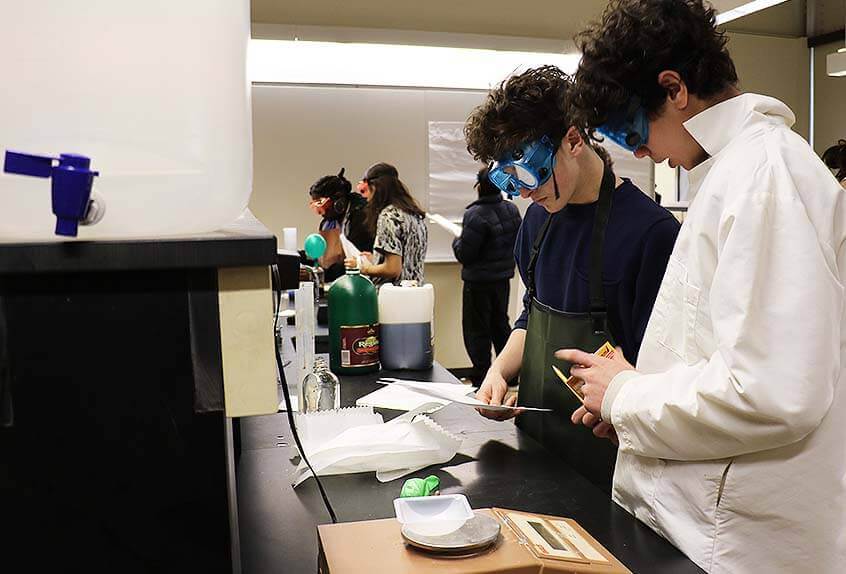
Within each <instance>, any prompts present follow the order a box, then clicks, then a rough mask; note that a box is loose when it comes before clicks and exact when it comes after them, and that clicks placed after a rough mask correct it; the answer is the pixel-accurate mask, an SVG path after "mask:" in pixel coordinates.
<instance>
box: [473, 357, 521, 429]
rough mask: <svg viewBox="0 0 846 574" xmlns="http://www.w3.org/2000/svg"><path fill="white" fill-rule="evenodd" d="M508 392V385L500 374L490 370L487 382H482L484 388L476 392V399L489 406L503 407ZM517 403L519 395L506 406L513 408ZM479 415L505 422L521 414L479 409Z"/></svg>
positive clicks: (508, 401) (512, 397) (511, 398)
mask: <svg viewBox="0 0 846 574" xmlns="http://www.w3.org/2000/svg"><path fill="white" fill-rule="evenodd" d="M507 392H508V383H507V382H506V381H505V379H503V378H502V375H500V374H499V373H498V372H496V371H494V370H493V369H488V374H487V375H486V376H485V380H484V381H482V386H481V387H479V390H478V391H476V398H477V399H478V400H480V401H482V402H483V403H487V404H489V405H501V404H503V402H502V400H503V399H504V398H505V393H507ZM516 403H517V395H512V396H511V397H509V398H508V399H507V400H506V401H505V403H504V404H506V405H508V406H510V407H513V406H514V405H515V404H516ZM476 410H477V411H479V414H480V415H482V416H483V417H486V418H489V419H493V420H495V421H504V420H508V419H510V418H513V417H514V416H515V415H517V414H519V413H518V411H491V410H487V409H483V408H477V409H476Z"/></svg>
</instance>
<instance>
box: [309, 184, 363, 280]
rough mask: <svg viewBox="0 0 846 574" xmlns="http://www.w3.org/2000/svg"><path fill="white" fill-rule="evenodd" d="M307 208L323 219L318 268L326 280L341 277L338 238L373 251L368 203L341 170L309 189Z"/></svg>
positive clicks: (342, 265)
mask: <svg viewBox="0 0 846 574" xmlns="http://www.w3.org/2000/svg"><path fill="white" fill-rule="evenodd" d="M308 194H309V197H310V201H309V207H311V210H312V211H314V213H316V214H317V215H319V216H320V217H322V218H323V219H322V220H321V222H320V227H319V231H320V234H321V235H322V236H323V238H324V239H326V244H327V249H326V254H325V255H324V256H323V257H321V259H320V265H321V266H322V267H323V268H324V270H325V273H326V275H325V277H326V280H327V281H332V280H333V279H335V278H337V277H340V276H341V275H343V274H344V251H343V248H342V247H341V241H340V236H341V234H343V235H344V236H345V237H346V238H347V239H349V240H350V241H351V242H352V243H353V245H355V246H356V247H357V248H358V249H359V250H360V251H363V252H370V251H373V239H374V234H373V231H372V230H371V228H370V226H368V225H367V215H366V212H365V207H367V200H366V199H365V198H364V197H362V196H361V194H359V193H356V192H354V191H352V183H350V181H349V180H348V179H347V178H345V177H344V168H341V171H339V172H338V174H337V175H325V176H323V177H321V178H320V179H318V180H317V181H316V182H314V184H312V186H311V187H310V188H309V190H308Z"/></svg>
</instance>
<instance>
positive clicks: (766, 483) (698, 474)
mask: <svg viewBox="0 0 846 574" xmlns="http://www.w3.org/2000/svg"><path fill="white" fill-rule="evenodd" d="M793 122H794V116H793V113H792V112H791V111H790V109H789V108H787V106H785V105H784V104H783V103H781V102H779V101H778V100H775V99H772V98H769V97H765V96H758V95H755V94H744V95H741V96H737V97H735V98H732V99H730V100H727V101H725V102H722V103H720V104H718V105H716V106H713V107H711V108H709V109H707V110H705V111H704V112H702V113H700V114H698V115H697V116H695V117H693V118H691V119H690V120H689V121H688V122H686V123H685V128H686V129H687V130H688V131H689V132H690V134H691V135H692V136H693V137H694V138H695V139H696V140H697V141H698V142H699V144H700V145H701V146H702V147H703V148H704V149H705V150H706V151H707V152H708V154H709V155H710V156H711V157H710V158H709V159H708V160H707V161H706V162H704V163H703V164H701V165H699V166H697V167H696V168H695V169H694V170H692V171H691V172H690V181H691V189H692V190H695V196H694V199H693V200H692V201H691V203H690V206H689V210H688V213H687V217H686V220H685V222H684V224H683V225H682V228H681V232H680V234H679V237H678V241H677V242H676V245H675V248H674V250H673V254H672V256H671V257H670V262H669V264H668V267H667V271H666V273H665V275H664V280H663V283H662V284H661V288H660V291H659V293H658V297H657V300H656V302H655V307H654V310H653V312H652V316H651V318H650V321H649V325H648V327H647V329H646V334H645V337H644V339H643V344H642V346H641V349H640V356H639V360H638V364H637V370H638V373H639V374H636V373H634V372H633V371H628V372H625V373H621V374H620V375H618V376H617V377H615V379H614V381H612V384H611V386H610V387H609V393H608V394H607V395H606V400H605V401H604V402H603V409H602V410H603V418H604V419H605V420H610V421H611V423H612V424H613V425H614V427H615V428H616V431H617V435H618V437H619V440H620V449H619V454H618V458H617V467H616V472H615V474H614V493H613V496H614V500H615V501H616V502H617V503H618V504H620V505H621V506H623V507H624V508H626V509H627V510H628V511H629V512H631V513H632V514H634V515H635V516H637V518H639V519H640V520H642V521H643V522H645V523H646V524H648V525H649V526H651V527H652V528H653V529H654V530H656V531H657V532H658V533H659V534H661V535H663V536H664V537H665V538H667V539H668V540H670V541H671V542H672V543H673V544H675V545H676V546H677V547H678V548H679V549H681V550H682V551H683V552H684V553H685V554H687V555H688V556H689V557H690V558H691V559H692V560H693V561H695V562H696V563H697V564H698V565H699V566H701V567H702V568H704V569H705V570H707V571H709V572H721V573H731V574H739V573H743V572H754V573H761V572H773V573H794V572H814V573H816V574H822V573H837V574H840V573H842V572H846V393H844V385H843V375H844V367H846V360H844V352H846V329H844V288H843V285H844V276H846V247H844V239H846V201H844V194H846V192H844V190H843V189H842V188H841V187H840V186H839V185H838V184H837V182H836V181H835V179H834V178H833V177H832V175H831V173H830V172H829V170H828V169H827V168H826V167H825V165H824V164H823V163H822V162H821V161H820V160H819V159H818V158H817V157H816V156H815V155H814V152H813V150H812V149H811V148H810V147H809V146H808V144H807V142H805V141H804V140H803V139H802V138H800V137H799V136H798V135H796V134H795V133H793V132H792V131H791V130H790V129H789V127H790V126H791V125H792V124H793Z"/></svg>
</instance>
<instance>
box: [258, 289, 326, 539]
mask: <svg viewBox="0 0 846 574" xmlns="http://www.w3.org/2000/svg"><path fill="white" fill-rule="evenodd" d="M281 305H282V289H279V290H278V291H277V292H276V315H275V317H274V319H273V346H274V348H275V351H276V368H277V369H279V378H280V380H281V381H282V395H283V396H284V397H285V407H286V409H287V411H288V424H289V425H290V427H291V435H292V436H293V437H294V443H295V444H296V445H297V448H298V449H300V456H301V457H302V459H303V462H304V463H306V466H307V467H308V469H309V470H310V471H311V474H312V475H313V476H314V480H315V481H317V489H318V490H319V491H320V497H321V498H322V499H323V504H324V505H325V506H326V511H327V512H328V513H329V518H331V519H332V524H335V523H337V522H338V517H337V516H335V510H334V509H333V508H332V504H331V503H330V502H329V497H328V496H326V490H325V489H324V488H323V483H322V482H320V478H319V477H318V476H317V473H316V472H314V469H313V468H312V467H311V463H310V462H309V461H308V458H306V453H305V449H304V448H303V444H302V443H301V442H300V434H299V433H298V432H297V425H296V423H295V422H294V413H293V410H292V409H291V394H290V393H289V392H288V383H287V381H286V380H285V370H284V369H283V367H282V355H281V354H280V353H279V347H280V340H279V339H280V337H279V332H278V331H277V325H278V323H279V309H281Z"/></svg>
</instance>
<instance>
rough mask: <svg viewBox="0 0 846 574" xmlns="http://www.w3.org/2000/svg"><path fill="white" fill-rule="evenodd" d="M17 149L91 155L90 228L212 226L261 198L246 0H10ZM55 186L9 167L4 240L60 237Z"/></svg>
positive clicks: (5, 129) (6, 121)
mask: <svg viewBox="0 0 846 574" xmlns="http://www.w3.org/2000/svg"><path fill="white" fill-rule="evenodd" d="M0 14H2V18H0V70H2V71H3V72H2V73H3V79H4V87H3V89H2V90H0V161H2V154H3V153H4V152H5V151H6V150H14V151H21V152H25V153H32V154H42V155H50V156H58V155H59V154H60V153H75V154H81V155H84V156H88V157H90V158H91V169H92V170H96V171H99V173H100V175H99V177H97V178H95V180H94V188H93V192H94V193H95V194H97V195H98V196H99V198H98V199H102V200H103V201H104V203H105V213H104V215H103V217H102V220H101V221H100V222H99V223H96V224H95V225H91V226H88V227H80V228H79V238H81V239H96V238H113V237H158V236H162V235H178V234H186V233H201V232H205V231H212V230H215V229H218V228H220V227H221V226H223V225H226V224H227V223H230V222H232V221H233V220H235V219H236V218H237V217H238V216H239V215H240V214H241V212H242V211H243V210H244V208H245V207H246V206H247V202H248V200H249V197H250V191H251V186H252V182H251V179H252V144H251V142H252V138H251V124H250V122H251V117H250V89H249V84H248V82H247V76H246V53H247V43H248V40H249V35H250V6H249V1H248V0H178V1H174V0H120V1H115V0H86V1H85V2H69V1H68V0H26V1H19V0H0ZM55 226H56V218H55V217H54V216H53V214H52V213H51V197H50V183H49V181H47V180H44V179H38V178H31V177H21V176H18V175H10V174H3V173H0V240H4V241H9V240H17V239H40V238H51V237H53V232H54V228H55Z"/></svg>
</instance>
